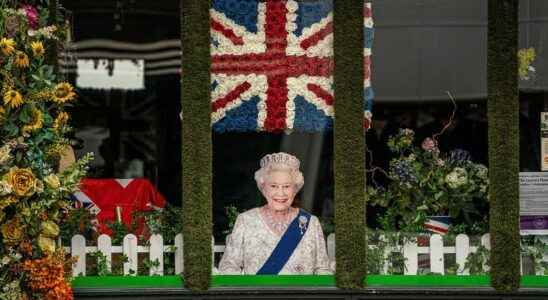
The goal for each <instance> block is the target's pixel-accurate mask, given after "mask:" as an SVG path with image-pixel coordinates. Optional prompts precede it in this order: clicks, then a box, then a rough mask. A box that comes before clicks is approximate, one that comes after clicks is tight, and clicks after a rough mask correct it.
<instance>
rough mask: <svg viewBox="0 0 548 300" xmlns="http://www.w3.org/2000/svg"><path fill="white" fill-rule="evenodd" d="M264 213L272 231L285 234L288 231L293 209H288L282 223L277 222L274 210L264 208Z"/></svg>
mask: <svg viewBox="0 0 548 300" xmlns="http://www.w3.org/2000/svg"><path fill="white" fill-rule="evenodd" d="M263 211H264V216H265V217H266V218H265V221H266V223H267V225H268V226H269V227H270V228H271V229H273V230H274V231H275V232H277V233H283V232H285V231H286V229H287V227H288V226H289V221H290V215H291V213H290V212H291V208H288V209H287V211H286V213H285V216H284V218H283V219H282V220H281V221H276V219H275V218H274V214H273V213H272V210H271V209H269V208H268V207H266V206H264V207H263Z"/></svg>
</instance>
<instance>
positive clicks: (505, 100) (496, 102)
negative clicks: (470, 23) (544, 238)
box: [487, 0, 520, 291]
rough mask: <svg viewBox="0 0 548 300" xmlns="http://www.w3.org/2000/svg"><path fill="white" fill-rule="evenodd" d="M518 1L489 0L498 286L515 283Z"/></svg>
mask: <svg viewBox="0 0 548 300" xmlns="http://www.w3.org/2000/svg"><path fill="white" fill-rule="evenodd" d="M518 2H519V1H518V0H489V9H488V11H489V22H488V55H487V92H488V96H487V112H488V114H487V116H488V125H489V184H490V186H489V196H490V224H489V226H490V233H491V277H492V284H493V287H494V288H495V289H497V290H499V291H514V290H516V289H518V288H519V285H520V265H519V263H520V257H519V256H520V237H519V116H518V113H519V101H518V59H517V52H518Z"/></svg>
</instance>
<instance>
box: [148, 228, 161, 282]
mask: <svg viewBox="0 0 548 300" xmlns="http://www.w3.org/2000/svg"><path fill="white" fill-rule="evenodd" d="M149 241H150V250H149V251H150V253H149V259H150V263H151V266H150V270H149V274H150V275H164V238H163V237H162V236H161V235H159V234H153V235H152V236H150V240H149ZM156 262H158V263H156Z"/></svg>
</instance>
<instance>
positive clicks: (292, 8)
mask: <svg viewBox="0 0 548 300" xmlns="http://www.w3.org/2000/svg"><path fill="white" fill-rule="evenodd" d="M285 7H286V8H287V11H289V12H290V13H294V12H296V11H297V9H298V8H299V5H298V4H297V1H293V0H290V1H287V4H286V5H285Z"/></svg>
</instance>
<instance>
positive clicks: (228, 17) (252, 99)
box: [210, 0, 373, 132]
mask: <svg viewBox="0 0 548 300" xmlns="http://www.w3.org/2000/svg"><path fill="white" fill-rule="evenodd" d="M332 11H333V6H332V0H313V1H294V0H287V1H281V0H266V1H264V0H263V1H259V0H214V1H213V5H212V9H211V11H210V16H211V55H212V57H211V59H212V64H211V102H212V103H211V106H212V125H213V128H214V130H216V131H218V132H224V131H268V132H279V131H284V130H296V131H302V132H317V131H324V130H329V129H331V127H332V122H333V116H334V110H333V101H334V97H333V76H332V74H333V12H332ZM364 34H365V45H364V55H365V60H364V61H365V63H364V71H365V72H364V73H365V82H364V85H365V95H364V103H365V109H364V116H365V124H364V125H365V127H366V128H368V127H369V122H370V119H371V106H372V100H373V93H372V90H371V84H370V64H371V60H370V55H371V44H372V40H373V21H372V18H371V4H370V3H366V4H365V6H364Z"/></svg>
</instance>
